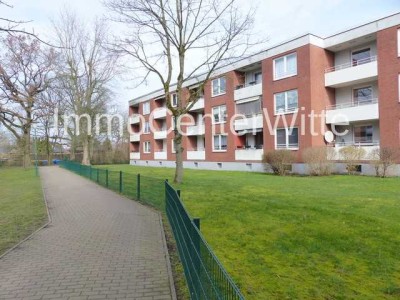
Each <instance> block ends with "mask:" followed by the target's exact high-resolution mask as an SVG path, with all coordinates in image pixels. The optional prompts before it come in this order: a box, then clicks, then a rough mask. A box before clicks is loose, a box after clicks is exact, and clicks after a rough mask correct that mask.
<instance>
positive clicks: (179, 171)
mask: <svg viewBox="0 0 400 300" xmlns="http://www.w3.org/2000/svg"><path fill="white" fill-rule="evenodd" d="M174 141H175V148H176V160H175V162H176V168H175V177H174V182H175V183H182V180H183V159H182V152H183V147H182V135H181V134H180V133H178V132H175V138H174Z"/></svg>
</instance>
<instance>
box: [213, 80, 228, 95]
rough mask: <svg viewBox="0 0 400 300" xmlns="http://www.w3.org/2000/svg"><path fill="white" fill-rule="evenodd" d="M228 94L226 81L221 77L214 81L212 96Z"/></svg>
mask: <svg viewBox="0 0 400 300" xmlns="http://www.w3.org/2000/svg"><path fill="white" fill-rule="evenodd" d="M225 92H226V79H225V77H220V78H217V79H214V80H213V81H212V96H213V97H214V96H219V95H222V94H225Z"/></svg>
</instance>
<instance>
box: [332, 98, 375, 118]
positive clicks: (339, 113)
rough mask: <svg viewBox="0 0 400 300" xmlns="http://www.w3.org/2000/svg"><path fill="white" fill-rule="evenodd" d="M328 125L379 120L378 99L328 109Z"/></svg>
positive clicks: (338, 105)
mask: <svg viewBox="0 0 400 300" xmlns="http://www.w3.org/2000/svg"><path fill="white" fill-rule="evenodd" d="M325 118H326V124H340V123H349V122H355V121H367V120H377V119H379V106H378V99H370V100H368V101H358V102H356V103H353V102H351V103H344V104H337V105H334V106H329V107H327V108H326V116H325Z"/></svg>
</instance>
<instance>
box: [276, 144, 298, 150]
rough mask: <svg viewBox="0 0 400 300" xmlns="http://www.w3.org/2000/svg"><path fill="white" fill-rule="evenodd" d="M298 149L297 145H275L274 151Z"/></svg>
mask: <svg viewBox="0 0 400 300" xmlns="http://www.w3.org/2000/svg"><path fill="white" fill-rule="evenodd" d="M298 148H299V143H293V144H277V145H276V149H289V150H290V149H298Z"/></svg>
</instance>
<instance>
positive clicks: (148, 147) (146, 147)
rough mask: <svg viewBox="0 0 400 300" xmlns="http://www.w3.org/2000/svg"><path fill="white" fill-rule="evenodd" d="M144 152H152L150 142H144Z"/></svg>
mask: <svg viewBox="0 0 400 300" xmlns="http://www.w3.org/2000/svg"><path fill="white" fill-rule="evenodd" d="M143 152H144V153H150V152H151V146H150V142H144V143H143Z"/></svg>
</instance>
